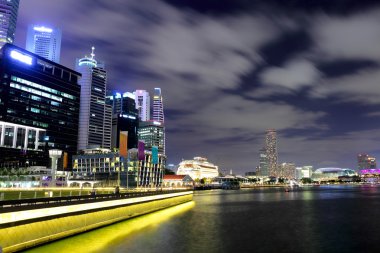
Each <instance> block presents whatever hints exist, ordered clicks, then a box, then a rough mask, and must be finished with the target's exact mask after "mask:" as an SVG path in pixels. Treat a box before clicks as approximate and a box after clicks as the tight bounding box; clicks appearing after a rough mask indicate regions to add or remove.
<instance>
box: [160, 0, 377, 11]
mask: <svg viewBox="0 0 380 253" xmlns="http://www.w3.org/2000/svg"><path fill="white" fill-rule="evenodd" d="M166 2H168V3H170V4H172V5H174V6H176V7H178V8H182V9H189V8H190V9H192V10H194V11H199V12H201V13H205V14H213V15H231V13H233V14H238V13H241V12H247V11H248V12H252V11H253V12H254V11H256V12H258V11H264V10H272V11H273V9H276V10H277V11H281V12H289V11H298V12H307V13H315V12H326V13H329V14H341V15H347V14H350V13H353V12H358V11H362V10H366V9H368V8H372V7H373V6H379V5H380V4H379V2H378V1H377V0H361V1H357V0H287V1H284V0H208V1H202V0H166Z"/></svg>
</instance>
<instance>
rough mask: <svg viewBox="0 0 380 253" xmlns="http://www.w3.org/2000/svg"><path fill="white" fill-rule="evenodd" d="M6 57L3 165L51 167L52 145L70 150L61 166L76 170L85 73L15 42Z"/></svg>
mask: <svg viewBox="0 0 380 253" xmlns="http://www.w3.org/2000/svg"><path fill="white" fill-rule="evenodd" d="M0 55H1V57H0V83H1V88H0V101H1V102H0V154H1V155H0V168H1V167H3V166H11V167H17V166H25V164H26V163H28V164H29V165H40V166H49V165H48V164H47V163H48V162H49V159H48V154H47V150H49V149H60V150H62V151H63V152H65V153H66V157H67V159H65V154H64V156H63V159H61V160H60V161H59V162H58V163H59V164H58V168H59V169H62V168H63V169H65V168H71V157H70V156H71V155H73V154H75V153H76V151H77V140H78V121H79V97H80V86H79V84H78V79H79V77H80V73H78V72H76V71H74V70H71V69H69V68H66V67H65V66H62V65H59V64H57V63H54V62H51V61H49V60H46V59H45V58H42V57H40V56H38V55H35V54H33V53H30V52H28V51H26V50H24V49H22V48H19V47H16V46H14V45H11V44H5V45H4V46H3V47H2V48H1V50H0ZM65 160H66V162H65Z"/></svg>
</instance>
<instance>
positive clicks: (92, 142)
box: [76, 47, 112, 150]
mask: <svg viewBox="0 0 380 253" xmlns="http://www.w3.org/2000/svg"><path fill="white" fill-rule="evenodd" d="M94 49H95V48H94V47H92V52H91V57H87V56H85V57H84V58H82V59H79V60H77V63H76V69H77V71H78V72H79V73H81V74H82V78H81V79H80V80H79V84H80V86H81V95H80V110H79V136H78V150H82V149H86V148H89V147H95V146H97V147H101V148H111V128H112V106H111V105H109V104H106V88H107V72H106V70H105V69H104V65H103V64H99V63H98V62H97V61H96V60H95V59H94V56H95V54H94Z"/></svg>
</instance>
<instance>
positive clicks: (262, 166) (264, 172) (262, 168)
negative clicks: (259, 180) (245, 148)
mask: <svg viewBox="0 0 380 253" xmlns="http://www.w3.org/2000/svg"><path fill="white" fill-rule="evenodd" d="M259 152H260V159H259V173H258V174H259V176H263V177H267V176H269V173H268V156H267V150H266V149H265V148H261V149H260V151H259Z"/></svg>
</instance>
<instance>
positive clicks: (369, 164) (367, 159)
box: [358, 154, 377, 170]
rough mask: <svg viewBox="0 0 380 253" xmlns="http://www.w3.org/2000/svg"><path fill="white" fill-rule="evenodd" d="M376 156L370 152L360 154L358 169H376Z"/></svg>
mask: <svg viewBox="0 0 380 253" xmlns="http://www.w3.org/2000/svg"><path fill="white" fill-rule="evenodd" d="M376 168H377V164H376V158H375V157H371V156H369V155H368V154H358V170H365V169H376Z"/></svg>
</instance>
